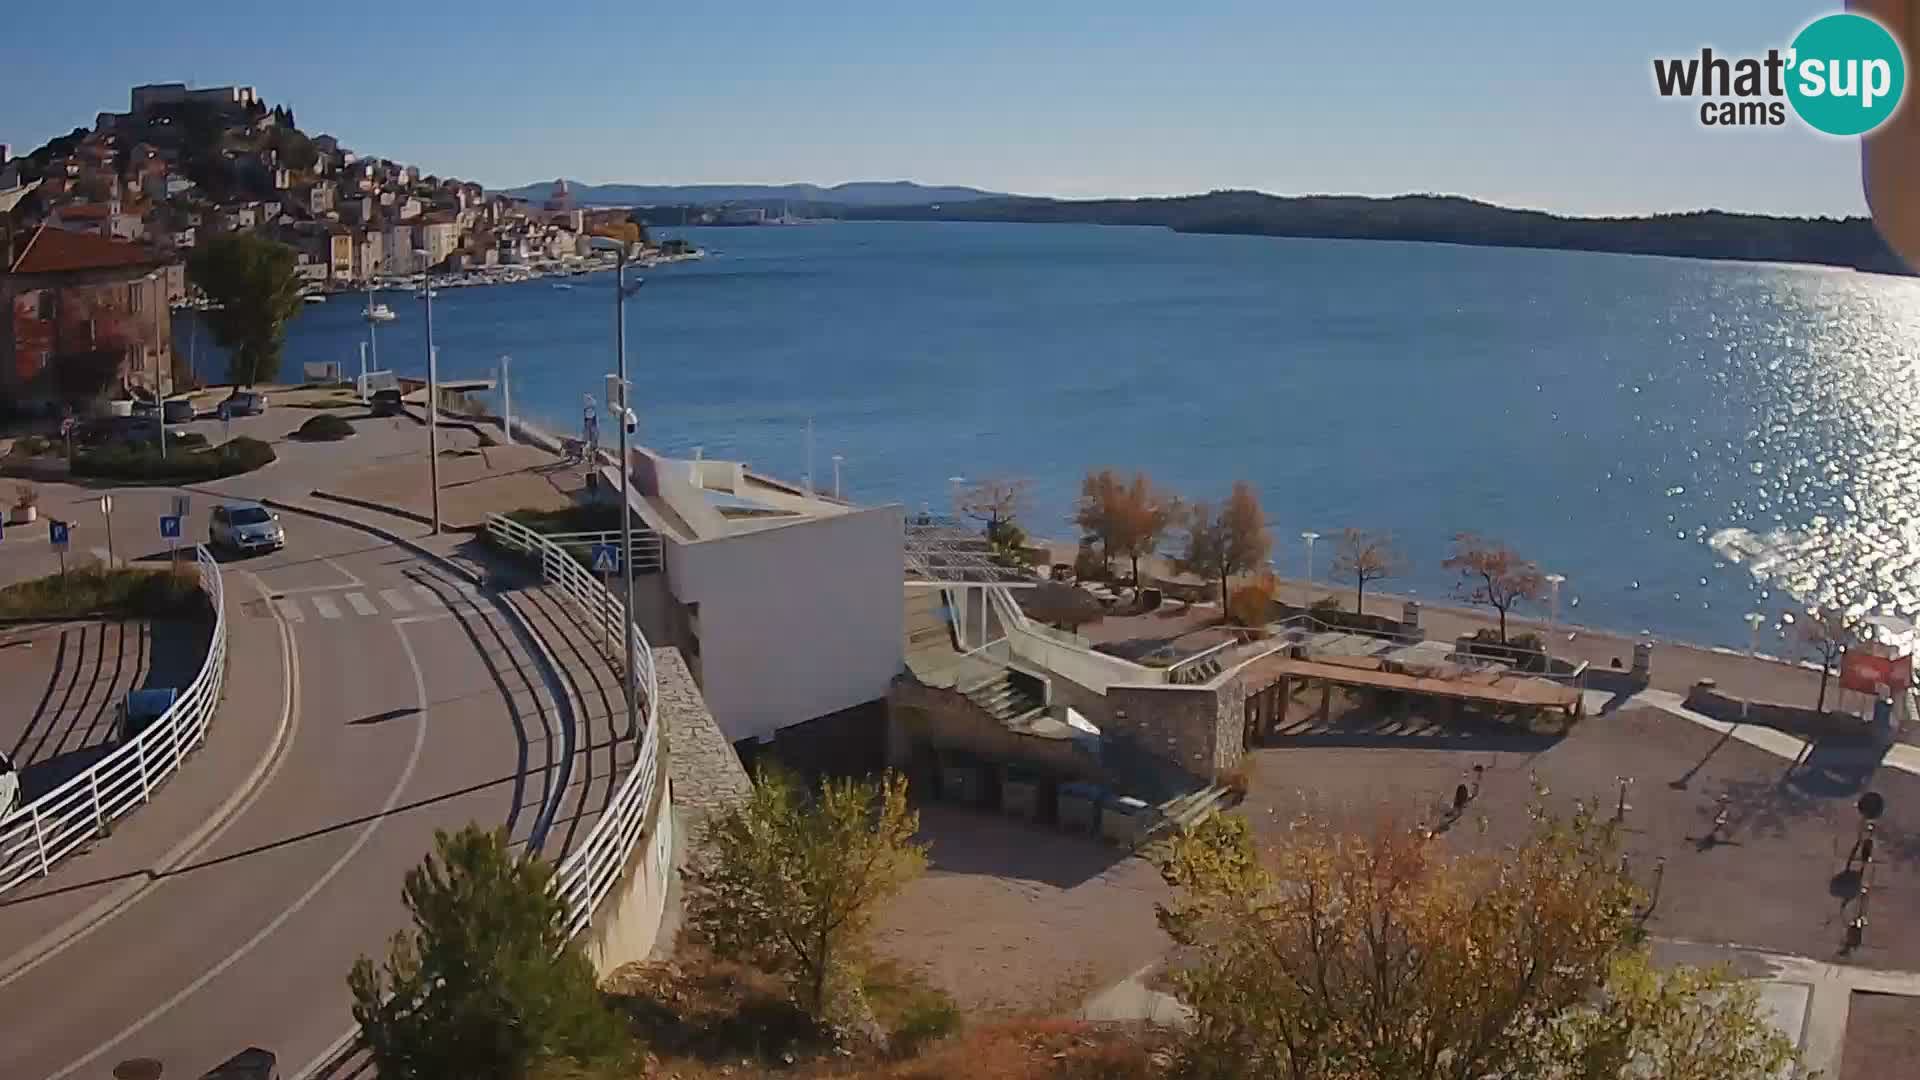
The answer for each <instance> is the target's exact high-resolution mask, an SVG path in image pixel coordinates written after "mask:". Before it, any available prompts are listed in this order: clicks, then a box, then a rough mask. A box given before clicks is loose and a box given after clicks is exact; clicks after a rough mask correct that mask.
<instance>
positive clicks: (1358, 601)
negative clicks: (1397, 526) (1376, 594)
mask: <svg viewBox="0 0 1920 1080" xmlns="http://www.w3.org/2000/svg"><path fill="white" fill-rule="evenodd" d="M1334 545H1335V546H1334V556H1333V576H1334V577H1350V578H1352V579H1353V610H1354V611H1356V612H1359V611H1361V610H1363V608H1362V606H1361V605H1362V602H1363V601H1365V600H1366V593H1367V582H1369V581H1379V580H1381V579H1382V578H1390V577H1394V576H1396V575H1398V574H1399V573H1400V571H1401V570H1402V569H1404V568H1405V566H1406V560H1404V559H1402V558H1401V557H1400V551H1399V549H1398V548H1395V547H1394V546H1393V538H1392V537H1390V536H1387V535H1386V534H1384V533H1375V532H1368V531H1366V530H1365V529H1346V530H1343V531H1342V532H1341V533H1340V536H1339V538H1338V539H1336V540H1335V541H1334Z"/></svg>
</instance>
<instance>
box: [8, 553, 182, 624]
mask: <svg viewBox="0 0 1920 1080" xmlns="http://www.w3.org/2000/svg"><path fill="white" fill-rule="evenodd" d="M209 614H211V613H210V612H209V611H208V609H207V601H206V594H205V593H203V592H201V591H200V575H199V574H198V572H197V571H196V570H194V569H192V568H187V569H183V570H182V571H181V572H179V573H175V572H174V571H172V570H146V569H124V570H109V569H107V568H105V567H103V566H99V565H96V564H91V563H89V564H86V565H83V566H79V567H75V568H74V569H72V570H69V571H67V572H66V574H64V575H62V574H50V575H48V576H46V577H43V578H34V579H33V580H31V581H22V582H18V583H17V584H13V585H9V586H7V587H6V588H4V589H0V618H7V619H57V618H70V617H74V616H80V615H116V616H121V617H130V618H148V619H166V618H183V617H188V616H193V617H200V616H205V615H209Z"/></svg>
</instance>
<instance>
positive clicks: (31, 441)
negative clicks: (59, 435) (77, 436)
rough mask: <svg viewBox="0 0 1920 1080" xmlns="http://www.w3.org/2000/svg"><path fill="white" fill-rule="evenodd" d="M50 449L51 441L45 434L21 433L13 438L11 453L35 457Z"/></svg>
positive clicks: (51, 447)
mask: <svg viewBox="0 0 1920 1080" xmlns="http://www.w3.org/2000/svg"><path fill="white" fill-rule="evenodd" d="M52 449H53V442H52V440H50V439H48V438H47V437H46V436H45V435H22V436H20V437H19V438H17V439H15V440H13V450H12V453H15V454H18V455H20V456H21V457H37V456H39V455H41V454H44V453H47V452H48V451H50V450H52Z"/></svg>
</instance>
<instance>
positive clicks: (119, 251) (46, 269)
mask: <svg viewBox="0 0 1920 1080" xmlns="http://www.w3.org/2000/svg"><path fill="white" fill-rule="evenodd" d="M165 261H166V260H164V259H162V258H161V257H160V256H158V255H155V254H154V253H153V252H151V251H148V250H147V249H146V248H144V247H141V246H140V245H138V244H129V243H127V242H126V241H124V240H114V239H111V238H109V237H105V236H89V235H86V234H84V233H76V232H68V231H67V230H65V229H60V228H55V227H54V226H51V225H42V226H40V227H39V228H38V229H36V230H34V233H33V235H32V236H31V237H29V238H28V239H27V243H26V246H25V247H23V248H21V249H20V257H19V258H17V259H15V260H14V261H13V266H12V267H11V268H10V269H11V271H12V272H13V273H16V274H63V273H72V272H74V271H80V270H112V269H120V268H135V267H145V266H159V265H160V264H161V263H163V262H165Z"/></svg>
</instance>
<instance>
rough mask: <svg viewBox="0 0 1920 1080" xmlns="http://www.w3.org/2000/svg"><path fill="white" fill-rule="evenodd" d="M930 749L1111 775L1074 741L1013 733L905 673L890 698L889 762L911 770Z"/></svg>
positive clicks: (1071, 774) (1077, 776) (1099, 778)
mask: <svg viewBox="0 0 1920 1080" xmlns="http://www.w3.org/2000/svg"><path fill="white" fill-rule="evenodd" d="M1056 700H1057V699H1056ZM1089 719H1092V718H1091V717H1089ZM1095 722H1096V723H1097V722H1098V721H1095ZM929 749H931V750H941V751H960V752H963V753H968V754H972V755H974V756H976V757H979V758H981V759H983V760H986V761H993V762H999V763H1003V764H1018V765H1025V766H1028V767H1030V768H1034V769H1038V770H1041V771H1044V772H1047V773H1049V774H1052V775H1054V776H1057V777H1060V778H1062V779H1067V780H1091V781H1094V782H1096V783H1105V782H1107V780H1108V779H1109V778H1108V776H1107V775H1106V772H1105V770H1104V769H1102V768H1101V766H1100V763H1099V762H1098V761H1096V760H1094V759H1093V758H1091V757H1089V756H1088V755H1086V754H1085V753H1082V752H1081V751H1079V750H1077V749H1076V748H1075V746H1074V743H1073V741H1072V740H1070V739H1043V738H1040V737H1038V736H1035V735H1022V734H1019V733H1018V732H1014V731H1009V730H1007V728H1006V726H1005V725H1003V724H1001V723H1000V722H999V721H997V720H995V719H994V718H993V717H991V716H988V715H987V714H986V713H984V712H982V711H980V708H979V707H978V706H976V705H975V704H974V703H973V702H971V701H969V700H967V698H966V695H964V694H960V693H957V692H955V691H952V690H941V689H937V688H934V687H929V686H923V685H921V684H920V683H919V682H917V681H916V680H914V679H912V678H911V677H906V676H903V677H901V678H900V679H898V680H896V681H895V683H894V688H893V693H892V694H891V695H890V697H889V699H888V723H887V760H888V763H889V764H890V765H892V766H893V767H895V768H898V769H902V770H909V769H911V768H913V767H914V766H915V765H916V763H917V761H916V758H917V756H918V755H919V754H920V753H921V752H922V751H924V750H929Z"/></svg>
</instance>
